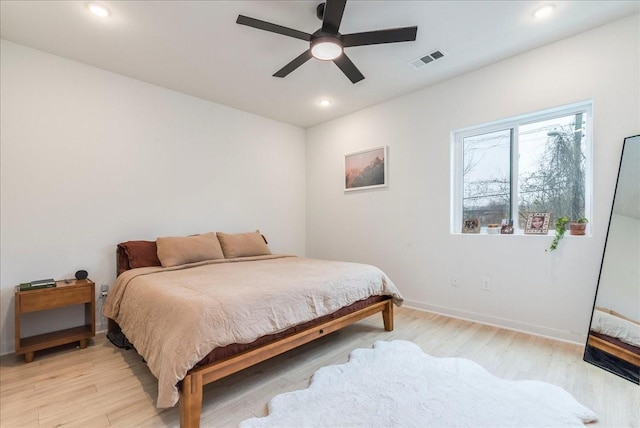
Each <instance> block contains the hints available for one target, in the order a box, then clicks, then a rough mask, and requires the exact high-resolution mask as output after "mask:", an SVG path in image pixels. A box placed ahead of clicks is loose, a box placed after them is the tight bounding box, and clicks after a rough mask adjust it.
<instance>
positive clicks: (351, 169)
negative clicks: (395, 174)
mask: <svg viewBox="0 0 640 428" xmlns="http://www.w3.org/2000/svg"><path fill="white" fill-rule="evenodd" d="M387 177H388V175H387V146H381V147H375V148H372V149H365V150H360V151H358V152H354V153H348V154H346V155H344V191H345V192H351V191H354V190H365V189H377V188H381V187H387V180H388V178H387Z"/></svg>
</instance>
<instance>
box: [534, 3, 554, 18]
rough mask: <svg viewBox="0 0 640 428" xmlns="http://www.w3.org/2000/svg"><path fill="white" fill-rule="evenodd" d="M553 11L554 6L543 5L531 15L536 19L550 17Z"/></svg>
mask: <svg viewBox="0 0 640 428" xmlns="http://www.w3.org/2000/svg"><path fill="white" fill-rule="evenodd" d="M553 9H554V6H553V5H552V4H545V5H544V6H542V7H541V8H539V9H537V10H536V11H535V12H534V13H533V16H535V17H536V18H544V17H545V16H549V15H551V12H553Z"/></svg>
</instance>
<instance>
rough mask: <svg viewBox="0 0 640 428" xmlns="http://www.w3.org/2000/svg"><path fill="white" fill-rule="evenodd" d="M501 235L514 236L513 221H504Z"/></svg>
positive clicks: (506, 219) (505, 219)
mask: <svg viewBox="0 0 640 428" xmlns="http://www.w3.org/2000/svg"><path fill="white" fill-rule="evenodd" d="M500 234H501V235H513V220H511V219H508V218H503V219H502V224H501V225H500Z"/></svg>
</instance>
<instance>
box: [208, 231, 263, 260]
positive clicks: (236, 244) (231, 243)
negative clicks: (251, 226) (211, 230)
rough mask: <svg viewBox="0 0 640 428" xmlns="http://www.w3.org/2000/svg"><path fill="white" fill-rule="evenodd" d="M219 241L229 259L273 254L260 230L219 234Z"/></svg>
mask: <svg viewBox="0 0 640 428" xmlns="http://www.w3.org/2000/svg"><path fill="white" fill-rule="evenodd" d="M218 240H219V241H220V245H221V246H222V251H223V252H224V257H225V258H227V259H233V258H236V257H250V256H264V255H267V254H271V251H269V247H267V243H266V242H265V241H264V238H263V237H262V235H261V234H260V231H259V230H256V231H255V232H250V233H234V234H228V233H221V232H218Z"/></svg>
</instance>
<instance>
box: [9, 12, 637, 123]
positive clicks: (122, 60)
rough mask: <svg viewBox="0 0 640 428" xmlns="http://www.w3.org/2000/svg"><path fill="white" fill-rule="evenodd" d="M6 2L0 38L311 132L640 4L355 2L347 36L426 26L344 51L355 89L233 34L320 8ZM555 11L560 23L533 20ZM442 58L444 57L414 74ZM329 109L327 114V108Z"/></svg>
mask: <svg viewBox="0 0 640 428" xmlns="http://www.w3.org/2000/svg"><path fill="white" fill-rule="evenodd" d="M97 2H98V3H100V4H102V5H104V6H106V7H108V8H109V9H110V11H111V16H109V17H108V18H106V19H103V18H98V17H96V16H94V15H92V14H90V13H89V12H88V9H87V7H86V5H87V2H85V1H33V0H26V1H7V0H2V1H0V29H1V37H2V38H3V39H6V40H10V41H13V42H16V43H20V44H22V45H26V46H30V47H33V48H36V49H39V50H42V51H45V52H50V53H53V54H55V55H59V56H62V57H65V58H69V59H72V60H75V61H79V62H82V63H85V64H89V65H93V66H96V67H99V68H102V69H105V70H110V71H113V72H116V73H120V74H123V75H126V76H130V77H133V78H135V79H139V80H142V81H145V82H148V83H152V84H155V85H159V86H162V87H165V88H170V89H173V90H176V91H179V92H183V93H186V94H190V95H193V96H196V97H199V98H203V99H206V100H210V101H214V102H217V103H221V104H224V105H227V106H231V107H235V108H237V109H240V110H244V111H247V112H252V113H255V114H258V115H261V116H265V117H268V118H272V119H276V120H279V121H282V122H286V123H290V124H293V125H297V126H301V127H309V126H313V125H315V124H318V123H322V122H325V121H327V120H330V119H333V118H336V117H339V116H342V115H345V114H348V113H351V112H354V111H357V110H360V109H362V108H364V107H367V106H371V105H373V104H376V103H379V102H382V101H384V100H387V99H390V98H393V97H396V96H399V95H403V94H406V93H409V92H412V91H415V90H417V89H419V88H422V87H425V86H428V85H430V84H433V83H435V82H438V81H442V80H445V79H448V78H451V77H453V76H456V75H460V74H462V73H466V72H469V71H471V70H474V69H477V68H479V67H482V66H485V65H487V64H490V63H493V62H496V61H499V60H502V59H505V58H508V57H511V56H513V55H517V54H519V53H522V52H525V51H528V50H531V49H534V48H536V47H539V46H542V45H545V44H548V43H551V42H554V41H557V40H560V39H562V38H565V37H567V36H570V35H573V34H577V33H580V32H582V31H585V30H588V29H590V28H594V27H597V26H599V25H603V24H605V23H608V22H611V21H614V20H616V19H619V18H622V17H624V16H627V15H630V14H633V13H637V12H639V11H640V2H638V1H561V0H551V1H417V0H415V1H364V0H351V1H348V2H347V5H346V8H345V12H344V18H343V20H342V24H341V26H340V32H341V33H343V34H348V33H354V32H361V31H371V30H377V29H384V28H393V27H405V26H412V25H417V26H418V35H417V40H416V41H415V42H404V43H394V44H385V45H372V46H361V47H352V48H346V49H345V52H346V53H347V54H348V56H349V57H350V58H351V60H352V61H353V62H354V63H355V65H356V66H357V67H358V68H359V69H360V71H361V72H362V73H363V74H364V76H365V79H364V80H363V81H361V82H359V83H357V84H355V85H354V84H352V83H351V82H350V81H349V80H348V79H347V78H346V77H345V76H344V75H343V74H342V72H341V71H340V70H339V69H338V68H337V67H336V66H335V65H334V64H333V63H331V62H324V61H318V60H315V59H312V60H310V61H308V62H307V63H305V64H304V65H302V66H301V67H300V68H298V69H297V70H295V71H294V72H292V73H291V74H290V75H289V76H287V77H286V78H284V79H281V78H277V77H272V74H273V73H275V72H276V71H277V70H279V69H280V68H281V67H283V66H284V65H285V64H287V63H288V62H289V61H291V60H292V59H293V58H295V57H297V56H298V55H299V54H300V53H302V52H303V51H305V50H306V49H307V48H308V43H307V42H305V41H302V40H298V39H294V38H290V37H286V36H283V35H280V34H274V33H269V32H265V31H261V30H257V29H254V28H251V27H247V26H242V25H238V24H236V23H235V21H236V18H237V16H238V14H242V15H247V16H250V17H252V18H257V19H260V20H263V21H269V22H273V23H276V24H280V25H283V26H286V27H290V28H294V29H297V30H300V31H304V32H307V33H313V32H314V31H315V30H317V29H318V28H319V27H320V26H321V22H320V21H319V20H318V19H317V18H316V14H315V10H316V6H317V5H318V3H320V1H319V0H312V1H307V0H304V1H302V0H298V1H273V0H269V1H219V0H218V1H202V0H200V1H151V0H140V1H103V0H99V1H97ZM546 3H553V4H554V5H555V13H554V14H553V15H552V16H550V17H548V18H547V19H542V20H536V19H534V18H533V12H534V11H535V10H536V9H537V8H538V7H540V6H541V5H543V4H546ZM435 49H440V50H441V51H442V52H444V53H445V54H446V56H445V57H444V58H442V59H440V60H438V61H436V62H434V63H431V64H429V65H425V66H423V67H421V68H419V69H414V68H413V67H411V66H410V65H409V64H408V62H409V61H411V60H413V59H416V58H418V57H421V56H423V55H425V54H427V53H430V52H432V51H433V50H435ZM323 97H327V98H330V99H332V100H333V104H332V105H331V106H330V107H329V108H321V107H319V106H318V105H317V101H318V100H319V99H320V98H323Z"/></svg>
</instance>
